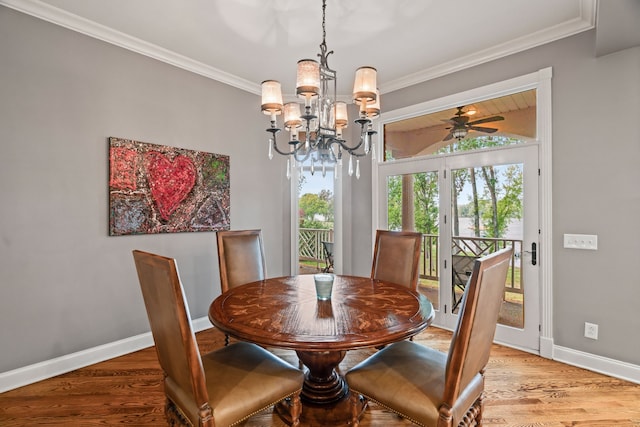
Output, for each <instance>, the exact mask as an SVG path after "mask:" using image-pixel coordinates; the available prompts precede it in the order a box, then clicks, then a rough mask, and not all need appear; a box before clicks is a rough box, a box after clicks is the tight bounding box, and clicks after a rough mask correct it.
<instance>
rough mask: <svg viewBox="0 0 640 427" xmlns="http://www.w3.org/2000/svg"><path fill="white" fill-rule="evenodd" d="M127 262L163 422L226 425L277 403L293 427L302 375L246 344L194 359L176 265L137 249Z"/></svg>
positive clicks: (298, 410) (196, 354) (196, 353)
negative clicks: (158, 379) (153, 357)
mask: <svg viewBox="0 0 640 427" xmlns="http://www.w3.org/2000/svg"><path fill="white" fill-rule="evenodd" d="M133 258H134V261H135V265H136V270H137V272H138V279H139V281H140V288H141V289H142V296H143V299H144V303H145V306H146V310H147V316H148V318H149V323H150V325H151V333H152V335H153V340H154V342H155V348H156V353H157V356H158V361H159V362H160V367H161V368H162V371H163V373H164V392H165V396H166V404H165V415H166V417H167V421H168V424H169V425H172V426H173V425H186V426H207V427H214V426H232V425H236V424H238V423H240V422H242V421H243V420H246V419H247V418H249V417H251V416H252V415H254V414H255V413H257V412H259V411H261V410H263V409H266V408H268V407H270V406H272V405H275V404H277V403H279V402H282V404H283V405H285V407H288V409H289V413H290V416H291V421H292V425H296V426H297V425H299V417H300V413H301V411H302V406H301V402H300V392H301V390H302V382H303V381H304V375H303V373H302V371H300V370H299V369H296V368H294V367H293V366H291V365H290V364H288V363H287V362H285V361H283V360H282V359H280V358H278V357H276V356H274V355H273V354H271V353H269V352H268V351H266V350H264V349H263V348H261V347H259V346H257V345H255V344H252V343H246V342H238V343H235V344H232V345H229V346H227V347H222V348H220V349H218V350H215V351H212V352H210V353H207V354H204V355H200V352H199V350H198V344H197V342H196V338H195V335H194V333H193V329H192V327H191V320H190V315H189V308H188V305H187V302H186V300H185V298H184V291H183V288H182V283H181V281H180V277H179V274H178V267H177V264H176V261H175V260H174V259H173V258H166V257H163V256H160V255H155V254H151V253H148V252H142V251H138V250H134V251H133Z"/></svg>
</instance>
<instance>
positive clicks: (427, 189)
mask: <svg viewBox="0 0 640 427" xmlns="http://www.w3.org/2000/svg"><path fill="white" fill-rule="evenodd" d="M413 191H414V209H415V211H414V219H415V224H414V225H415V229H416V231H419V232H421V233H423V234H438V211H439V206H438V205H439V197H438V173H437V172H422V173H417V174H415V175H413Z"/></svg>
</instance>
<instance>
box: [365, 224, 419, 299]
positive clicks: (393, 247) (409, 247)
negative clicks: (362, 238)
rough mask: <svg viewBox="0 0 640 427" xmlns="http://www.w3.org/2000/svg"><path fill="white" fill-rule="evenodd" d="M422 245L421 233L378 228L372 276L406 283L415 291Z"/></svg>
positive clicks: (401, 283)
mask: <svg viewBox="0 0 640 427" xmlns="http://www.w3.org/2000/svg"><path fill="white" fill-rule="evenodd" d="M421 246H422V234H421V233H415V232H412V231H387V230H377V231H376V242H375V246H374V249H373V262H372V264H371V278H372V279H378V280H384V281H388V282H391V283H397V284H399V285H405V286H407V287H408V288H409V289H412V290H414V291H415V290H416V289H417V287H418V274H419V271H418V269H419V263H420V250H421Z"/></svg>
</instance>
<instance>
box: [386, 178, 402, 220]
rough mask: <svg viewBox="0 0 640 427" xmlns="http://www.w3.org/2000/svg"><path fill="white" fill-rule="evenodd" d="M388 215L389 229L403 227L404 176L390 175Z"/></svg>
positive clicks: (388, 182) (388, 181)
mask: <svg viewBox="0 0 640 427" xmlns="http://www.w3.org/2000/svg"><path fill="white" fill-rule="evenodd" d="M387 215H388V219H387V222H388V227H389V230H400V229H401V228H402V176H401V175H394V176H390V177H389V178H388V180H387Z"/></svg>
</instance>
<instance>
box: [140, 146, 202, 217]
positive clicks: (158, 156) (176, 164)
mask: <svg viewBox="0 0 640 427" xmlns="http://www.w3.org/2000/svg"><path fill="white" fill-rule="evenodd" d="M145 164H146V166H147V176H148V179H149V188H150V189H151V197H152V198H153V200H154V201H155V202H156V205H157V206H158V210H159V211H160V217H161V218H162V219H164V220H169V218H170V217H171V214H172V213H173V212H174V211H175V210H176V209H177V208H178V206H180V203H182V201H183V200H184V199H185V198H186V197H187V195H188V194H189V192H190V191H191V189H192V188H193V186H194V185H195V183H196V167H195V165H194V164H193V161H192V160H191V159H190V158H188V157H186V156H176V157H175V158H174V159H173V161H171V160H169V159H168V158H167V157H166V156H165V155H164V154H162V153H159V152H157V151H149V152H147V153H146V154H145Z"/></svg>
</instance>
